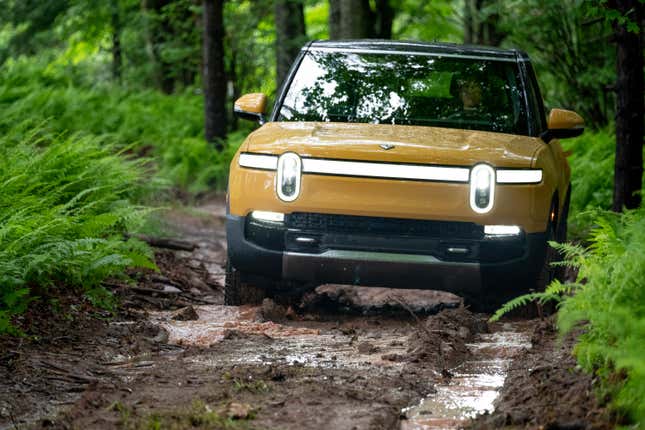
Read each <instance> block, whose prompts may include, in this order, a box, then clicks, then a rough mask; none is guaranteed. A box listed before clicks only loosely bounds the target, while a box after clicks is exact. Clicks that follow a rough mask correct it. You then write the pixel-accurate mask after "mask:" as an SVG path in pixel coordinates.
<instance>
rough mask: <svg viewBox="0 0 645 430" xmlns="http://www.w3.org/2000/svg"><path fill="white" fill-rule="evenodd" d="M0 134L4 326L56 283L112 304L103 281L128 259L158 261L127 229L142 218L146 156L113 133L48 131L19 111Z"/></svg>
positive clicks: (0, 328)
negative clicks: (132, 153) (122, 147)
mask: <svg viewBox="0 0 645 430" xmlns="http://www.w3.org/2000/svg"><path fill="white" fill-rule="evenodd" d="M12 120H13V121H14V122H15V125H13V126H12V127H10V128H7V127H3V130H2V133H1V134H0V184H2V193H1V194H0V333H2V332H6V331H14V330H15V329H14V328H13V327H12V326H11V324H10V321H11V318H12V317H13V316H14V315H16V314H19V313H21V312H24V311H25V309H26V306H27V305H28V303H29V302H30V301H32V300H35V299H37V298H38V297H45V296H47V295H48V289H49V288H54V287H65V288H68V287H79V288H82V290H83V291H84V292H85V293H86V294H87V295H88V297H89V298H90V299H91V300H92V301H93V302H94V303H95V304H98V305H102V306H109V304H110V302H109V297H108V296H107V294H106V291H105V290H104V289H103V288H101V287H100V283H101V281H103V280H104V279H106V278H107V277H110V276H118V275H121V274H122V273H123V270H124V268H126V267H129V266H139V267H154V264H153V263H152V262H151V260H150V252H149V250H148V248H147V246H145V245H144V244H142V243H141V242H138V241H136V240H133V239H130V240H124V236H123V233H124V232H126V231H127V230H128V229H129V228H133V227H136V225H137V224H140V223H141V221H142V220H143V217H144V215H145V213H146V212H147V209H145V208H144V207H141V206H139V205H137V204H136V202H137V201H138V200H139V199H140V197H141V194H142V193H144V192H145V188H144V185H143V184H144V183H145V182H144V175H143V173H144V171H143V169H142V167H141V162H140V161H133V160H128V159H127V158H125V157H124V156H123V155H120V154H119V153H118V152H116V151H115V149H116V148H114V146H113V145H111V144H110V143H109V142H108V141H107V140H102V139H98V138H92V137H83V136H79V135H61V134H53V133H51V132H49V131H48V130H47V128H46V126H39V125H38V124H35V123H33V122H30V121H25V122H20V120H19V117H12V118H7V117H4V118H3V123H6V122H9V121H12Z"/></svg>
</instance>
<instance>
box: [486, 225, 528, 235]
mask: <svg viewBox="0 0 645 430" xmlns="http://www.w3.org/2000/svg"><path fill="white" fill-rule="evenodd" d="M520 231H522V230H521V229H520V228H519V226H516V225H485V226H484V234H487V235H490V236H517V235H518V234H520Z"/></svg>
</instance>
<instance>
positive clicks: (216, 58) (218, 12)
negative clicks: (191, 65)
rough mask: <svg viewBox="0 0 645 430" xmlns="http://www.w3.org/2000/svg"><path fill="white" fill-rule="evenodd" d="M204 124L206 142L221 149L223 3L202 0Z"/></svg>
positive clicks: (223, 127)
mask: <svg viewBox="0 0 645 430" xmlns="http://www.w3.org/2000/svg"><path fill="white" fill-rule="evenodd" d="M203 13H204V38H203V40H204V45H203V48H204V63H203V80H204V119H205V121H204V123H205V135H206V140H207V141H209V142H215V146H216V148H217V149H218V150H220V151H221V150H222V149H223V145H222V142H221V139H224V138H226V89H227V84H226V73H225V71H224V0H203Z"/></svg>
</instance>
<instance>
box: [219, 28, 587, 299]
mask: <svg viewBox="0 0 645 430" xmlns="http://www.w3.org/2000/svg"><path fill="white" fill-rule="evenodd" d="M266 103H267V98H266V96H265V95H263V94H248V95H245V96H243V97H241V98H240V99H239V100H237V102H236V104H235V111H236V113H237V114H238V115H239V116H241V117H243V118H250V119H255V120H257V121H258V122H259V123H260V124H261V127H259V128H258V129H257V130H256V131H254V132H253V133H251V134H250V135H249V136H248V138H247V139H246V141H245V142H244V143H243V144H242V145H241V147H240V149H239V151H238V152H237V154H236V155H235V157H234V159H233V161H232V163H231V166H230V177H229V185H228V194H227V227H226V231H227V240H228V267H227V277H226V288H225V290H226V298H225V302H226V303H227V304H231V305H238V304H242V303H248V302H257V301H258V300H260V299H261V298H262V297H264V296H267V295H269V296H275V295H277V294H287V295H289V294H294V295H297V294H300V293H302V292H303V291H305V290H307V289H308V288H312V287H315V286H316V285H320V284H324V283H339V284H354V285H367V286H382V287H393V288H416V289H419V288H421V289H435V290H444V291H451V292H454V293H457V294H460V295H462V296H464V297H465V298H466V299H467V300H468V302H469V303H471V305H472V306H474V307H477V308H480V309H490V308H491V307H494V306H497V305H498V304H499V303H500V302H503V301H505V300H507V299H508V298H510V297H511V296H514V295H518V294H520V293H524V292H526V291H528V290H531V289H541V288H543V287H544V285H545V284H546V283H547V282H549V281H550V280H551V279H552V278H553V276H554V270H553V268H552V266H551V265H550V264H549V263H550V262H551V261H552V260H553V258H554V254H553V252H552V251H551V248H550V247H549V246H548V244H547V241H549V240H559V241H562V240H564V239H565V237H566V223H567V208H568V203H569V196H570V185H569V184H570V169H569V165H568V163H567V160H566V158H565V154H563V151H562V148H561V146H560V143H559V142H558V139H559V138H565V137H572V136H576V135H579V134H580V133H582V131H583V120H582V118H580V116H578V115H577V114H576V113H575V112H571V111H566V110H562V109H553V110H551V111H550V113H549V115H548V118H547V117H546V115H545V111H544V107H543V103H542V97H541V95H540V90H539V88H538V85H537V82H536V79H535V75H534V72H533V69H532V67H531V63H530V61H529V58H528V56H527V55H526V54H525V53H524V52H521V51H518V50H502V49H494V48H488V47H477V46H462V45H454V44H439V43H416V42H394V41H369V40H365V41H318V42H311V43H309V44H308V45H307V46H305V47H304V48H303V49H302V51H301V53H300V55H299V56H298V58H297V59H296V61H295V63H294V65H293V67H292V69H291V71H290V73H289V75H288V77H287V79H286V81H285V83H284V84H283V86H282V88H281V89H280V91H279V92H278V95H277V100H276V102H275V105H274V108H273V111H272V113H271V114H270V115H269V116H267V117H265V108H266Z"/></svg>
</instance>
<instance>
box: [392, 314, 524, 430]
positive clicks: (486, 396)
mask: <svg viewBox="0 0 645 430" xmlns="http://www.w3.org/2000/svg"><path fill="white" fill-rule="evenodd" d="M467 346H468V349H469V350H470V352H471V353H472V358H471V359H469V360H467V361H465V362H463V363H462V364H460V365H459V366H457V367H455V368H454V369H451V370H450V373H451V375H450V376H449V377H447V378H445V379H444V381H443V382H440V383H438V384H436V385H435V392H434V393H432V394H431V395H429V396H428V397H426V398H425V399H423V400H422V401H421V402H420V403H419V404H417V405H415V406H411V407H408V408H405V409H404V410H403V411H402V415H403V416H405V417H406V419H405V420H403V421H401V425H400V429H401V430H430V429H432V430H438V429H455V428H459V427H460V426H461V425H463V424H464V423H465V422H467V421H468V420H469V419H471V418H474V417H475V416H477V415H479V414H482V413H486V412H492V411H493V410H494V402H495V400H496V399H497V397H498V395H499V390H500V389H501V387H502V386H503V385H504V380H505V379H506V375H507V372H508V370H509V368H510V365H511V362H512V360H513V358H514V357H516V356H517V355H518V354H519V353H521V352H522V351H523V350H525V349H529V348H531V339H530V334H529V333H527V332H526V331H521V330H520V327H517V326H514V325H513V324H504V326H502V327H501V328H500V329H499V330H498V331H495V332H493V333H480V334H478V335H477V336H476V337H475V340H474V342H472V343H469V344H467Z"/></svg>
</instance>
